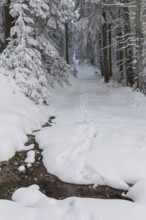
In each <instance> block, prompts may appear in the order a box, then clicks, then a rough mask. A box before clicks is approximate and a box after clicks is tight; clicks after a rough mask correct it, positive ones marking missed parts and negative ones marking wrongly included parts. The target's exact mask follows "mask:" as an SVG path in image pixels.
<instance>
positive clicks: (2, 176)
mask: <svg viewBox="0 0 146 220" xmlns="http://www.w3.org/2000/svg"><path fill="white" fill-rule="evenodd" d="M53 119H54V117H51V118H50V119H49V122H48V123H46V124H45V125H44V127H46V126H51V123H52V120H53ZM30 144H34V145H35V147H34V149H33V150H34V151H35V155H36V158H35V159H36V160H35V163H34V164H32V166H31V167H27V164H26V163H25V162H24V160H25V158H26V154H27V152H26V151H23V152H17V153H16V155H15V156H14V157H13V158H12V159H11V160H9V161H8V162H1V163H0V199H11V196H12V194H13V193H14V192H15V190H16V189H18V188H20V187H27V186H30V185H32V184H37V185H39V186H40V190H41V191H42V192H43V193H44V194H45V195H47V196H48V197H51V198H56V199H64V198H67V197H71V196H76V197H88V198H100V199H126V198H124V197H122V193H123V191H122V190H116V189H113V188H111V187H108V186H97V187H93V186H92V185H76V184H68V183H64V182H62V181H61V180H59V179H58V178H57V177H55V176H54V175H52V174H49V173H47V171H46V169H45V167H44V165H43V163H42V154H41V153H42V151H41V149H39V147H38V144H37V143H36V142H35V139H34V136H33V135H28V142H27V143H26V145H27V146H28V145H30ZM21 165H24V166H25V171H24V172H20V171H18V168H19V167H20V166H21ZM124 193H125V192H124ZM126 200H129V199H126Z"/></svg>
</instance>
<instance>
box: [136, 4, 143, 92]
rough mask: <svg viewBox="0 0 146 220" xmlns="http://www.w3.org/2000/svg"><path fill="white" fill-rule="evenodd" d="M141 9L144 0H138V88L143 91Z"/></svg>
mask: <svg viewBox="0 0 146 220" xmlns="http://www.w3.org/2000/svg"><path fill="white" fill-rule="evenodd" d="M141 9H142V0H136V50H137V51H136V60H137V63H136V77H137V88H139V89H140V90H141V91H142V78H141V71H142V41H141V35H142V34H141Z"/></svg>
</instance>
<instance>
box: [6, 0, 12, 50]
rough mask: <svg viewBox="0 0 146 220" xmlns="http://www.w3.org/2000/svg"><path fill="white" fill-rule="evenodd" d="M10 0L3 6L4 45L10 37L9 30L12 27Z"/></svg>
mask: <svg viewBox="0 0 146 220" xmlns="http://www.w3.org/2000/svg"><path fill="white" fill-rule="evenodd" d="M9 8H10V0H8V3H7V5H6V6H5V47H6V46H7V45H8V42H9V38H10V30H11V27H12V22H13V18H12V17H11V15H10V13H9V11H10V9H9Z"/></svg>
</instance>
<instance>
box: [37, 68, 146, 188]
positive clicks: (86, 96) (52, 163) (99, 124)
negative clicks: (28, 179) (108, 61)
mask: <svg viewBox="0 0 146 220" xmlns="http://www.w3.org/2000/svg"><path fill="white" fill-rule="evenodd" d="M77 68H78V79H77V80H76V81H75V82H74V83H73V86H72V87H71V88H66V89H61V88H58V91H57V90H56V94H55V98H54V106H55V108H56V120H55V124H54V126H53V127H52V128H48V129H43V130H42V131H41V132H39V133H38V135H37V136H36V141H37V142H38V143H39V145H40V147H41V148H42V150H43V162H44V165H45V167H46V169H47V171H48V172H49V173H52V174H54V175H55V176H57V177H58V178H59V179H61V180H62V181H64V182H67V183H73V184H85V185H89V184H93V185H95V186H96V185H102V186H106V185H108V186H110V187H113V188H116V189H122V190H128V189H129V185H130V184H131V185H132V184H134V183H136V182H138V181H140V180H145V179H146V160H145V158H146V147H145V146H146V145H145V141H146V133H145V130H146V116H145V110H146V104H145V97H144V96H143V94H141V93H136V92H133V91H132V89H130V88H123V87H121V86H120V85H119V84H117V83H113V82H111V83H109V84H104V82H103V79H102V78H101V77H100V76H99V75H98V74H97V73H95V72H96V70H95V69H94V67H91V66H88V65H84V66H77Z"/></svg>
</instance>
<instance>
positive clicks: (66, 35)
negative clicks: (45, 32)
mask: <svg viewBox="0 0 146 220" xmlns="http://www.w3.org/2000/svg"><path fill="white" fill-rule="evenodd" d="M65 46H66V62H67V64H69V51H68V46H69V42H68V24H67V23H65Z"/></svg>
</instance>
